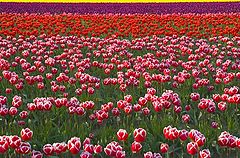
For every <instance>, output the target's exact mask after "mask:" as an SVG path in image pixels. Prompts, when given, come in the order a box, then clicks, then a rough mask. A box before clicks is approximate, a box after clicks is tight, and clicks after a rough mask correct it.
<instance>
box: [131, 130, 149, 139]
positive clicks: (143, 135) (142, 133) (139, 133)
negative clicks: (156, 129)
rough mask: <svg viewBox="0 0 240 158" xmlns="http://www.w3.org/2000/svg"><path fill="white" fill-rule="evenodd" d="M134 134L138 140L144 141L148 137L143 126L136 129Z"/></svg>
mask: <svg viewBox="0 0 240 158" xmlns="http://www.w3.org/2000/svg"><path fill="white" fill-rule="evenodd" d="M133 136H134V140H135V141H136V142H143V141H145V139H146V136H147V132H146V130H145V129H143V128H137V129H135V130H134V132H133Z"/></svg>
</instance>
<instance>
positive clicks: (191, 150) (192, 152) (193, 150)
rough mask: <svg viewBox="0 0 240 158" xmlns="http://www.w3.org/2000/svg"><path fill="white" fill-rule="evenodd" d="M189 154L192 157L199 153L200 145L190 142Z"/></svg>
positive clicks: (188, 145)
mask: <svg viewBox="0 0 240 158" xmlns="http://www.w3.org/2000/svg"><path fill="white" fill-rule="evenodd" d="M187 152H188V153H189V154H190V155H195V154H196V153H197V152H198V145H197V143H194V142H190V143H188V144H187Z"/></svg>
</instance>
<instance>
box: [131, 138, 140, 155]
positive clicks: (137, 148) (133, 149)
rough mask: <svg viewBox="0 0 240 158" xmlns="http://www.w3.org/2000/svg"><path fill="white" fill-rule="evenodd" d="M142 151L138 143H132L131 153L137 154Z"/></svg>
mask: <svg viewBox="0 0 240 158" xmlns="http://www.w3.org/2000/svg"><path fill="white" fill-rule="evenodd" d="M141 149H142V145H141V144H140V143H139V142H136V141H134V142H133V143H132V145H131V150H132V152H133V153H137V152H139V151H140V150H141Z"/></svg>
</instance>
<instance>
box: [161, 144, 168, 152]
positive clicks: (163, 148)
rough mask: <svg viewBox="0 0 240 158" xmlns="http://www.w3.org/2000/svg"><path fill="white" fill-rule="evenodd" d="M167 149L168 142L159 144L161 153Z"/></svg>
mask: <svg viewBox="0 0 240 158" xmlns="http://www.w3.org/2000/svg"><path fill="white" fill-rule="evenodd" d="M168 149H169V146H168V144H166V143H162V144H161V146H160V151H161V153H166V152H168Z"/></svg>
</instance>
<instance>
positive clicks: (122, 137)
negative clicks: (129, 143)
mask: <svg viewBox="0 0 240 158" xmlns="http://www.w3.org/2000/svg"><path fill="white" fill-rule="evenodd" d="M117 138H118V140H119V141H126V140H127V138H128V133H127V131H126V130H124V129H119V130H118V132H117Z"/></svg>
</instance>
